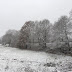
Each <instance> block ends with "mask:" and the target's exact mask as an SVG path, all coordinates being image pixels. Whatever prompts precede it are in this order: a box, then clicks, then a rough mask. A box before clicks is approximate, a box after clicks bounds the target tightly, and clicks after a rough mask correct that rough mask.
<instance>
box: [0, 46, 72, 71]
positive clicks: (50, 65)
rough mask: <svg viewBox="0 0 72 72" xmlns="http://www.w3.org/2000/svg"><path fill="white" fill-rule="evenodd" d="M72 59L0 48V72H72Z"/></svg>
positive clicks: (63, 56)
mask: <svg viewBox="0 0 72 72" xmlns="http://www.w3.org/2000/svg"><path fill="white" fill-rule="evenodd" d="M71 70H72V57H71V56H65V55H56V54H49V53H44V52H35V51H27V50H19V49H16V48H10V47H4V46H0V72H72V71H71Z"/></svg>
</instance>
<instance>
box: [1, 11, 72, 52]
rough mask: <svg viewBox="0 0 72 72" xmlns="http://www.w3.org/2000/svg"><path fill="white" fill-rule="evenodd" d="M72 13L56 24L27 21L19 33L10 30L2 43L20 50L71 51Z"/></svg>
mask: <svg viewBox="0 0 72 72" xmlns="http://www.w3.org/2000/svg"><path fill="white" fill-rule="evenodd" d="M71 42H72V11H70V13H69V17H68V16H65V15H64V16H61V17H60V18H59V19H58V20H57V21H56V22H54V24H52V23H51V22H50V21H49V20H48V19H44V20H42V21H27V22H25V24H24V25H23V26H22V28H21V29H20V30H19V31H16V30H8V31H7V32H6V34H5V35H4V36H2V38H1V40H0V43H2V44H3V45H5V44H9V46H11V47H17V48H20V49H30V50H41V51H44V50H45V51H48V50H50V49H51V50H52V49H61V51H63V52H64V51H66V52H69V51H71V47H72V46H71V45H72V44H71Z"/></svg>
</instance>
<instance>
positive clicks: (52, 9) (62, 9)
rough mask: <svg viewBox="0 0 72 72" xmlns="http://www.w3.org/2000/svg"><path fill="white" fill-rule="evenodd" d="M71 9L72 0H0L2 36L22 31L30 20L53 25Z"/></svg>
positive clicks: (0, 31) (0, 28)
mask: <svg viewBox="0 0 72 72" xmlns="http://www.w3.org/2000/svg"><path fill="white" fill-rule="evenodd" d="M71 9H72V0H0V36H2V35H4V34H5V32H6V31H7V30H8V29H16V30H19V29H21V27H22V26H23V24H24V23H25V22H26V21H29V20H34V21H35V20H43V19H49V20H50V22H51V23H53V22H54V21H56V20H57V19H58V18H59V17H60V16H61V15H68V14H69V12H70V10H71Z"/></svg>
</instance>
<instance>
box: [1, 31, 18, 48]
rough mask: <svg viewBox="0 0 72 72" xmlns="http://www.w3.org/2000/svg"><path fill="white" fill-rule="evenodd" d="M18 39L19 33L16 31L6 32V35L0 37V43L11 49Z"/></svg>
mask: <svg viewBox="0 0 72 72" xmlns="http://www.w3.org/2000/svg"><path fill="white" fill-rule="evenodd" d="M18 37H19V31H16V30H8V31H7V32H6V34H5V35H4V36H3V37H2V39H1V43H2V44H3V45H6V44H7V45H9V46H11V47H16V45H17V41H18Z"/></svg>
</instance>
